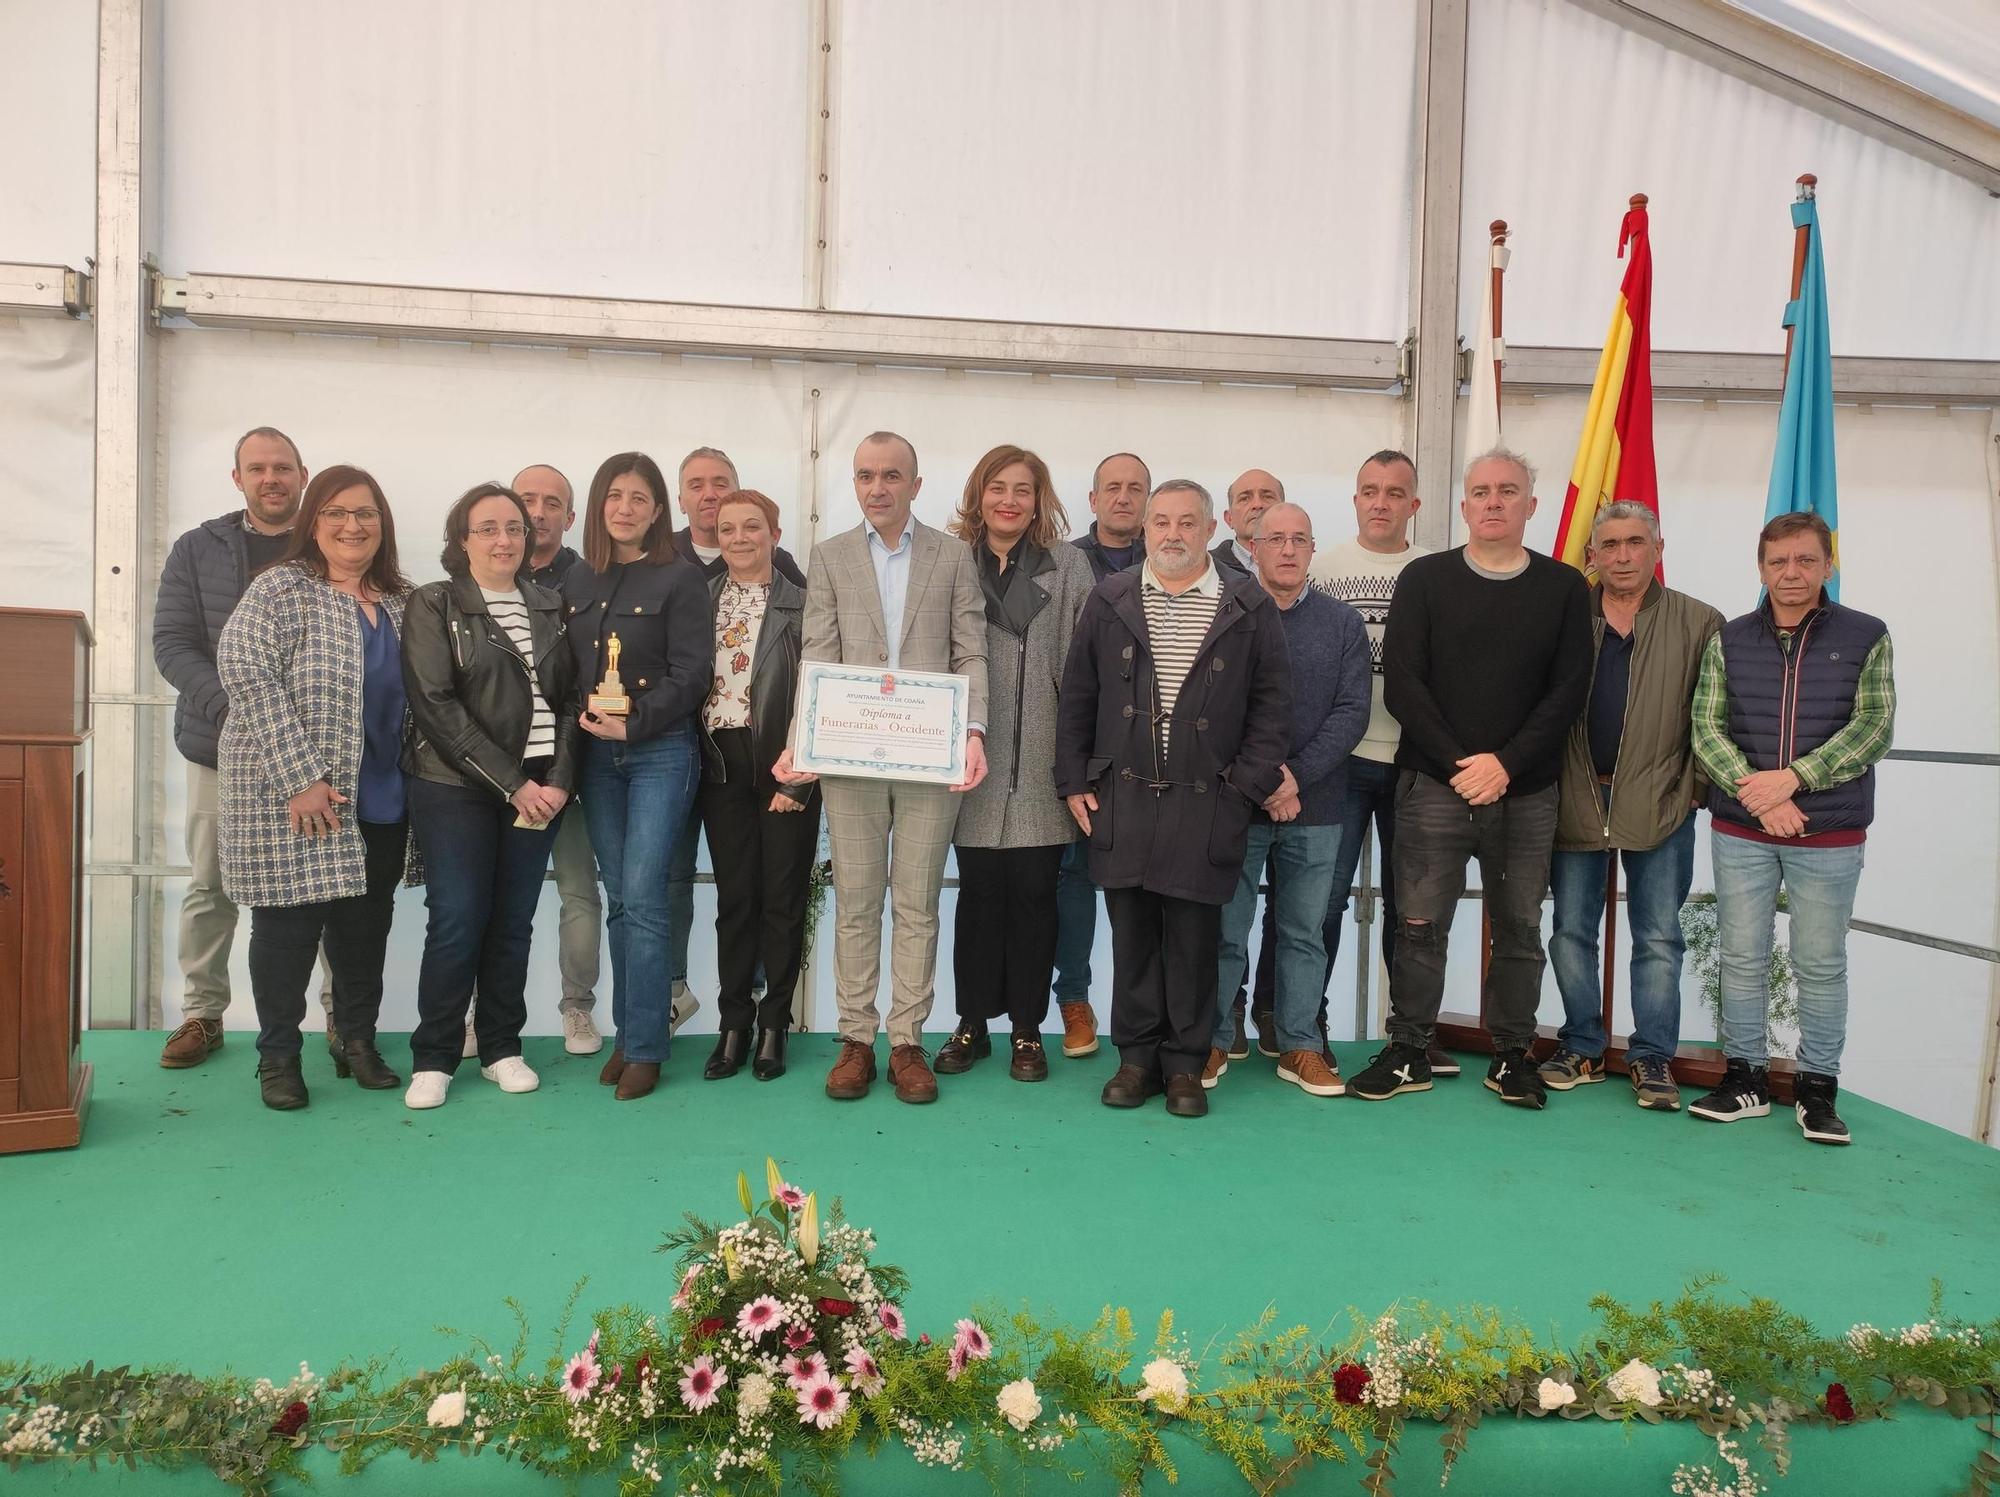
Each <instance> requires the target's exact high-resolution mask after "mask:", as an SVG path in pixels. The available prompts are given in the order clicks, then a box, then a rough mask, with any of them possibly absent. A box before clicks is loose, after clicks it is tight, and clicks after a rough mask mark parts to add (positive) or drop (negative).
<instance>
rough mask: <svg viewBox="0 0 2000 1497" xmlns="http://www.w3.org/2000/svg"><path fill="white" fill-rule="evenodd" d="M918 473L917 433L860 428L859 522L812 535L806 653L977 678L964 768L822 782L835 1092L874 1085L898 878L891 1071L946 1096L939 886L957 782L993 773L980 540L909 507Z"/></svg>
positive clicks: (916, 1094) (914, 1096)
mask: <svg viewBox="0 0 2000 1497" xmlns="http://www.w3.org/2000/svg"><path fill="white" fill-rule="evenodd" d="M922 487H923V479H922V478H921V477H919V476H918V473H917V451H916V448H915V447H913V446H912V445H911V444H910V442H909V441H908V440H907V439H906V438H903V437H900V436H897V435H896V434H895V433H894V432H886V431H883V432H876V433H875V434H874V435H872V436H869V437H867V438H865V439H864V440H863V441H862V443H861V445H860V446H859V447H857V448H856V449H855V451H854V495H855V498H856V499H858V500H859V501H860V504H861V514H862V523H861V524H859V525H857V526H855V528H854V529H852V530H850V531H847V532H845V533H844V534H841V535H836V536H833V537H831V538H829V539H827V540H825V541H822V542H820V544H819V545H817V546H815V547H814V548H813V555H812V564H811V566H810V567H809V568H808V569H807V573H808V578H809V581H808V583H807V587H806V611H805V625H804V633H805V639H804V650H803V659H805V660H807V661H814V660H822V661H829V662H832V663H835V664H841V665H855V666H862V667H865V668H868V669H871V670H884V671H898V670H909V671H940V672H948V673H951V674H953V675H961V676H964V677H966V678H967V680H968V682H969V683H970V704H969V710H968V718H969V720H970V723H971V735H970V739H969V741H968V742H967V744H966V755H965V779H964V781H963V782H961V783H960V784H957V785H935V784H920V783H915V782H911V781H905V780H892V779H877V778H855V777H848V776H844V775H843V776H840V777H831V776H830V777H829V778H828V779H827V780H826V781H825V783H824V784H823V785H822V786H821V790H822V792H823V796H824V799H825V803H826V824H827V836H828V840H829V841H830V843H831V845H832V848H833V901H834V932H833V960H834V987H835V994H836V1000H837V1002H838V1004H839V1008H840V1038H841V1041H842V1044H841V1050H840V1057H839V1059H838V1060H836V1061H835V1062H834V1066H833V1070H832V1071H831V1072H830V1073H829V1074H828V1076H827V1078H826V1094H827V1095H828V1096H829V1097H833V1098H835V1099H837V1100H840V1101H853V1100H856V1099H858V1098H861V1097H865V1096H866V1095H868V1088H869V1086H870V1084H871V1083H872V1082H873V1081H874V1080H875V1031H876V1029H877V1028H878V1027H880V1021H879V1019H878V1017H877V1013H876V992H877V990H878V989H879V987H880V986H881V976H882V950H881V945H882V899H883V895H884V894H885V893H886V892H888V891H889V890H891V889H893V890H894V892H895V899H894V902H893V905H892V907H891V931H892V934H891V938H890V948H889V980H890V1001H889V1019H888V1029H889V1079H890V1080H891V1082H893V1083H894V1085H895V1088H896V1096H897V1097H898V1098H899V1099H901V1100H902V1101H905V1102H934V1101H936V1100H937V1078H936V1077H935V1076H933V1075H932V1074H931V1067H930V1057H929V1056H927V1055H926V1054H925V1053H924V1046H923V1028H924V1020H925V1019H926V1018H928V1017H929V1016H930V1011H931V1001H932V999H933V997H934V996H935V987H934V978H935V975H936V971H937V944H938V890H939V889H940V887H941V886H942V884H943V882H944V859H945V853H946V851H947V850H948V849H949V848H950V846H951V833H952V828H953V826H954V825H955V824H956V823H957V821H958V795H959V794H961V793H962V792H964V791H966V790H970V789H971V788H972V787H973V786H974V785H977V784H978V783H979V782H980V781H981V780H982V779H984V778H985V777H986V751H985V744H984V742H983V739H984V736H985V729H984V724H985V721H986V598H985V594H984V593H983V592H982V591H981V590H980V586H979V575H978V572H977V570H976V569H975V567H974V565H973V560H972V552H971V550H970V548H968V547H967V546H965V545H963V544H961V543H960V542H958V541H955V540H952V539H951V538H950V537H948V536H946V535H945V534H943V533H942V532H941V531H937V530H933V529H932V528H931V527H930V526H928V525H925V524H922V523H920V522H918V521H917V520H915V519H913V518H912V517H911V515H910V508H911V506H912V505H913V504H915V502H916V498H917V493H918V491H919V490H920V489H921V488H922ZM774 774H775V775H776V777H777V779H778V780H780V781H781V782H783V783H786V784H801V783H804V782H806V781H808V780H810V779H811V778H812V776H811V775H808V774H801V773H799V772H797V771H794V770H793V768H792V755H791V751H790V750H789V749H787V750H786V751H785V753H783V754H782V755H780V756H779V759H778V762H777V764H776V765H775V766H774ZM892 845H893V857H892V853H891V848H892Z"/></svg>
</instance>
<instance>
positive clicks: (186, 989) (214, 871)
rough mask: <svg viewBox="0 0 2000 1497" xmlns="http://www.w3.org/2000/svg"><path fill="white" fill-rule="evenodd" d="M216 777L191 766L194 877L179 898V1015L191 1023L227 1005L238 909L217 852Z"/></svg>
mask: <svg viewBox="0 0 2000 1497" xmlns="http://www.w3.org/2000/svg"><path fill="white" fill-rule="evenodd" d="M220 819H221V816H220V812H219V810H218V808H217V799H216V774H215V771H214V770H212V769H210V768H209V767H208V766H207V765H206V764H193V763H190V764H189V765H188V767H187V829H186V835H187V854H188V862H189V864H191V865H192V867H193V870H194V871H193V873H192V874H191V875H190V876H189V878H188V886H187V893H186V894H184V895H182V896H181V936H180V959H181V984H182V996H181V1012H182V1014H183V1015H184V1016H185V1017H187V1018H190V1019H215V1020H218V1021H219V1020H220V1019H221V1018H222V1015H223V1013H224V1011H225V1010H226V1009H228V1007H229V947H230V944H231V942H233V941H234V940H235V938H236V906H235V904H234V903H233V902H231V900H230V898H229V896H228V895H227V894H225V893H223V892H222V858H221V856H220V855H219V854H218V853H217V851H216V845H215V841H216V828H217V823H218V822H219V821H220Z"/></svg>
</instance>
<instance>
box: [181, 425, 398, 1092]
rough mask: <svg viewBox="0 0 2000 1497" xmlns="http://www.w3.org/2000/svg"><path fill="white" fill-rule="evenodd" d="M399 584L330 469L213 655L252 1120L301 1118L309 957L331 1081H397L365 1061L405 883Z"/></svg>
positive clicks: (371, 507)
mask: <svg viewBox="0 0 2000 1497" xmlns="http://www.w3.org/2000/svg"><path fill="white" fill-rule="evenodd" d="M409 592H410V584H409V583H408V581H407V580H405V578H404V576H403V573H402V569H401V568H400V567H399V566H398V565H397V562H396V524H395V520H394V518H393V517H392V516H391V515H390V513H389V501H388V500H387V499H386V498H385V497H384V496H383V494H382V487H381V485H380V484H378V483H376V482H375V480H374V479H373V478H371V477H370V476H369V475H368V474H366V473H364V472H362V471H361V469H359V468H354V467H349V466H347V465H345V464H341V465H338V466H335V467H332V468H328V469H327V470H326V471H325V472H323V473H321V474H319V475H318V476H317V477H315V478H314V479H313V481H312V483H311V485H310V486H308V487H307V489H306V493H305V500H304V502H303V503H302V504H301V505H300V507H299V518H298V522H297V524H296V526H295V527H294V528H293V530H292V539H291V544H290V545H289V546H288V547H287V548H286V550H285V553H284V555H283V556H282V557H281V558H280V559H279V560H278V561H277V562H276V563H274V564H273V565H272V566H271V567H270V568H269V569H268V570H266V571H264V572H261V573H259V574H258V575H257V576H256V577H255V578H254V579H252V581H251V583H250V586H249V587H248V588H246V589H245V590H244V593H243V601H242V602H240V603H239V604H237V605H236V611H235V613H233V614H232V615H231V616H230V619H229V623H228V625H227V626H226V627H225V628H224V629H223V631H222V637H221V639H220V640H219V641H218V642H217V646H216V661H215V664H216V672H217V674H218V675H219V676H220V677H221V680H222V686H223V689H224V690H225V691H227V692H228V693H229V716H228V718H227V719H226V720H225V721H224V723H223V727H222V739H221V744H220V747H219V752H218V758H219V761H220V762H219V765H218V788H219V790H220V799H221V808H222V823H221V828H220V833H219V837H218V841H219V843H220V851H221V858H222V880H223V888H224V891H225V892H226V893H227V894H228V895H229V897H230V898H231V899H232V900H234V901H235V902H236V903H237V904H239V905H246V906H248V907H249V909H250V990H251V993H252V995H253V997H254V998H255V999H256V1003H257V1023H258V1028H259V1032H258V1035H257V1055H258V1060H257V1080H258V1085H259V1087H260V1089H261V1090H262V1092H263V1097H264V1105H265V1106H266V1107H271V1108H276V1109H278V1110H280V1111H289V1110H291V1109H294V1108H299V1107H304V1106H305V1105H306V1102H307V1094H306V1084H305V1075H304V1072H303V1071H302V1069H301V1067H300V1064H299V1050H300V1040H299V1022H300V1020H302V1019H303V1018H304V1017H305V1012H306V984H307V983H308V982H309V981H310V980H311V977H312V972H313V966H314V963H315V961H316V959H317V955H318V952H319V949H320V944H321V942H322V940H323V941H324V942H325V946H326V957H327V963H328V965H329V966H330V967H331V968H332V969H333V1022H334V1027H335V1028H336V1029H337V1030H338V1031H339V1034H340V1048H339V1049H338V1050H337V1051H336V1052H335V1054H334V1070H335V1074H336V1075H339V1076H347V1075H349V1074H352V1075H353V1077H354V1079H355V1081H357V1082H358V1083H359V1084H360V1085H362V1086H364V1087H367V1088H369V1089H370V1090H374V1091H386V1090H389V1089H391V1088H394V1087H396V1086H399V1085H401V1084H402V1083H401V1079H400V1078H399V1077H398V1076H397V1075H396V1073H395V1072H393V1071H391V1070H390V1069H389V1067H388V1065H387V1064H386V1063H385V1062H384V1061H383V1059H382V1054H381V1052H380V1051H379V1050H378V1049H377V1048H376V1046H375V1023H376V1019H377V1017H378V1016H379V1015H380V1013H381V1009H382V958H383V952H384V950H385V949H386V947H387V945H388V940H389V924H390V921H391V919H392V918H393V916H394V913H395V897H396V884H397V881H398V880H399V879H402V878H404V877H405V876H406V874H407V876H408V877H409V879H410V881H411V882H413V883H414V882H416V881H417V874H416V870H417V866H418V865H417V861H416V858H415V855H414V850H413V849H412V847H411V846H410V837H409V816H408V810H407V804H406V792H405V786H404V781H403V770H402V766H401V762H400V761H401V753H402V741H403V726H404V719H405V716H406V697H405V694H404V689H403V669H402V645H401V639H400V636H399V633H398V631H399V629H400V627H401V625H402V620H403V607H404V604H405V602H406V601H407V599H408V597H409Z"/></svg>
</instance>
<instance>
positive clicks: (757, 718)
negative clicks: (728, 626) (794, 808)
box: [701, 567, 819, 806]
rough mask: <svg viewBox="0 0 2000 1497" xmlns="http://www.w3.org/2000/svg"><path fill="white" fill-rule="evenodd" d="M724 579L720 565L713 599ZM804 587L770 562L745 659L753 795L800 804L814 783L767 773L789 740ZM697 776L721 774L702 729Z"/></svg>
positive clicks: (711, 588) (712, 583)
mask: <svg viewBox="0 0 2000 1497" xmlns="http://www.w3.org/2000/svg"><path fill="white" fill-rule="evenodd" d="M728 580H729V572H728V570H727V569H726V568H725V569H724V570H723V572H722V573H721V574H720V575H719V576H716V577H711V578H710V579H709V582H708V596H709V601H710V603H711V604H712V603H713V602H714V600H715V599H716V598H719V597H720V596H721V595H722V584H723V583H724V582H726V581H728ZM805 613H806V594H805V589H804V588H802V587H799V586H797V585H796V584H795V583H793V582H792V580H791V579H790V578H789V577H787V576H786V575H785V574H784V573H783V572H780V571H778V570H777V569H776V568H775V567H774V568H773V569H772V572H771V596H770V597H769V598H768V599H767V600H766V601H765V603H764V621H763V622H762V623H761V624H759V625H758V626H757V653H756V655H755V657H754V658H753V659H752V660H751V662H750V753H751V757H752V759H753V760H754V762H755V763H756V765H757V794H758V797H759V799H760V801H762V803H763V804H764V805H769V804H770V802H769V801H768V800H765V799H763V798H764V797H765V796H768V795H770V794H773V793H776V794H778V795H782V796H784V797H785V798H786V799H787V800H794V801H797V802H798V803H799V804H800V805H802V806H811V805H812V804H813V803H814V802H815V800H816V799H817V798H818V796H819V782H818V781H816V780H815V781H812V782H810V783H808V784H804V785H780V784H779V783H778V781H777V779H776V777H774V776H773V775H772V773H771V766H772V765H773V764H776V763H777V762H778V755H780V754H782V753H783V752H784V751H785V746H786V744H787V743H789V742H790V741H791V733H792V707H793V704H794V703H795V701H796V699H797V697H798V694H799V656H800V654H801V651H802V649H803V641H804V638H805ZM701 777H702V778H703V779H704V780H708V781H711V782H712V783H715V784H721V783H722V782H723V781H724V780H725V779H726V778H727V776H726V774H725V773H724V770H723V762H722V753H721V751H720V750H719V749H717V748H716V746H715V740H714V739H713V738H711V737H709V735H708V728H707V726H706V725H704V726H703V727H702V730H701Z"/></svg>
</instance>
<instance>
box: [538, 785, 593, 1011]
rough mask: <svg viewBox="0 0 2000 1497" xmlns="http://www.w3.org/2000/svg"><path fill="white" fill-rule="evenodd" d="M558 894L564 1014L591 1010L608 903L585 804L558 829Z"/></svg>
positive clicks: (554, 856)
mask: <svg viewBox="0 0 2000 1497" xmlns="http://www.w3.org/2000/svg"><path fill="white" fill-rule="evenodd" d="M549 861H550V864H551V865H552V866H553V867H554V869H555V874H556V893H557V895H558V896H560V897H561V900H562V916H561V918H560V920H559V921H558V922H557V925H556V964H557V966H558V967H559V968H560V969H561V971H562V1004H561V1009H562V1011H563V1012H564V1013H569V1012H571V1011H572V1010H574V1011H577V1012H581V1013H586V1014H587V1013H589V1012H590V1010H591V1009H592V1007H593V1006H595V1004H596V1003H597V994H596V992H595V989H596V987H597V964H598V962H599V960H600V959H601V958H602V956H603V952H604V901H603V900H602V899H601V898H600V897H599V895H598V892H597V859H596V858H595V857H593V856H592V855H591V851H590V826H589V823H588V822H586V821H585V819H584V816H583V812H582V809H581V808H578V809H577V810H576V812H575V814H573V815H569V816H565V817H563V819H562V825H561V826H559V827H557V828H556V845H555V851H554V853H553V854H552V855H551V857H550V859H549Z"/></svg>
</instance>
